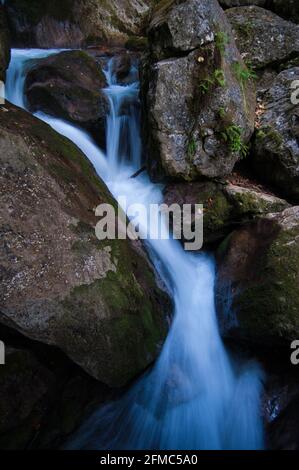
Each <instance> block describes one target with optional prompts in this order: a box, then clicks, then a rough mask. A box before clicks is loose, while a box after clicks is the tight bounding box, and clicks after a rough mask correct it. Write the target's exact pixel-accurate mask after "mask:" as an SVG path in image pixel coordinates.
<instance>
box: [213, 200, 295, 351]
mask: <svg viewBox="0 0 299 470" xmlns="http://www.w3.org/2000/svg"><path fill="white" fill-rule="evenodd" d="M298 253H299V208H298V207H291V208H288V209H285V210H284V211H282V212H280V213H276V214H268V215H267V216H265V217H261V218H260V219H258V220H257V221H255V222H252V223H250V224H248V225H247V226H246V225H245V226H244V227H242V228H240V229H239V230H236V231H234V232H232V234H231V235H230V236H229V237H228V238H227V239H226V240H225V241H224V242H223V243H222V244H221V245H220V247H219V249H218V255H217V258H218V275H217V287H216V295H217V303H218V311H219V317H220V323H221V324H222V329H223V333H224V334H225V335H228V336H233V337H235V338H236V337H237V338H239V339H243V340H244V339H245V340H248V341H251V342H253V343H254V342H255V343H256V344H260V345H264V346H266V345H268V347H271V346H274V345H276V346H278V347H279V346H283V345H284V346H285V347H286V348H288V347H289V345H290V343H291V341H293V340H296V339H297V338H298V334H299V317H298V302H299V298H298V276H299V272H298V265H299V264H298ZM224 299H225V302H226V301H227V299H231V304H230V305H229V307H232V308H230V310H229V311H230V312H233V317H232V316H231V317H230V318H229V317H228V310H226V307H227V306H228V305H227V304H226V303H225V302H224Z"/></svg>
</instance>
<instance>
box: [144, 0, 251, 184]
mask: <svg viewBox="0 0 299 470" xmlns="http://www.w3.org/2000/svg"><path fill="white" fill-rule="evenodd" d="M149 44H150V48H151V50H150V54H149V56H147V58H146V59H145V61H144V64H143V70H142V94H143V98H144V100H143V101H144V110H143V113H144V120H145V122H146V124H145V129H147V131H146V135H145V141H146V153H147V156H148V168H149V171H150V174H151V176H152V177H153V178H154V179H156V180H161V179H163V178H165V177H167V178H169V179H171V178H172V179H181V180H189V181H190V180H195V179H198V178H199V177H200V176H206V177H218V176H223V175H227V174H229V173H230V172H231V171H232V168H233V167H234V164H235V163H236V162H237V161H238V160H239V159H240V158H241V156H243V157H244V156H245V155H246V153H247V150H248V149H247V143H248V140H249V139H250V137H251V134H252V131H253V126H254V109H255V93H254V90H253V89H254V86H253V83H252V80H251V76H247V75H246V78H245V79H244V73H243V72H244V71H245V70H246V66H245V65H244V63H243V61H242V59H241V57H240V55H239V52H238V50H237V48H236V44H235V42H234V39H233V36H232V32H231V28H230V26H229V23H228V20H227V18H226V16H225V14H224V12H223V11H222V9H221V8H220V7H219V5H218V3H217V2H216V1H214V0H212V1H210V0H203V1H201V2H198V1H195V0H187V1H184V2H179V1H174V2H168V3H166V4H165V2H163V3H162V6H161V4H158V7H157V8H156V9H155V10H154V15H153V18H152V21H151V24H150V28H149Z"/></svg>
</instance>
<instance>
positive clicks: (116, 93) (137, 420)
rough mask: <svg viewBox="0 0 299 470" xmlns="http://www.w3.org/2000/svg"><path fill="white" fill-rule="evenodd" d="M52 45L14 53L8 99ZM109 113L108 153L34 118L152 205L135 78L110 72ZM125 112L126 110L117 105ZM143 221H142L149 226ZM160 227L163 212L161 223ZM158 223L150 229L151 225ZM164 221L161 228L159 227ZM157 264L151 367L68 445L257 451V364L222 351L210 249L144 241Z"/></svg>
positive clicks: (155, 197)
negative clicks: (167, 313) (161, 295)
mask: <svg viewBox="0 0 299 470" xmlns="http://www.w3.org/2000/svg"><path fill="white" fill-rule="evenodd" d="M55 52H56V51H34V50H28V51H17V50H15V51H13V52H12V62H11V65H10V68H9V71H8V78H7V81H8V86H7V90H6V91H7V99H8V100H10V101H12V102H14V103H15V104H16V105H19V106H22V107H24V104H25V102H24V98H23V85H24V76H25V73H26V69H27V67H28V66H30V60H32V59H35V60H37V59H38V58H40V57H45V56H47V55H49V54H52V53H55ZM107 79H108V81H109V87H108V88H107V90H106V93H107V96H108V98H109V101H110V106H111V111H110V115H109V116H108V118H107V155H106V156H105V155H104V154H103V153H102V152H101V151H100V150H99V149H98V148H97V147H96V146H95V144H94V143H93V141H92V140H91V139H90V137H89V136H88V135H87V134H86V133H85V132H83V131H82V130H80V129H77V128H75V127H74V126H73V125H70V124H68V123H66V122H64V121H62V120H60V119H55V118H52V117H50V116H47V115H44V114H42V113H38V114H37V116H38V117H39V118H40V119H42V120H44V121H45V122H47V123H48V124H50V125H51V126H52V127H53V128H54V129H56V130H57V131H58V132H59V133H61V134H63V135H65V136H66V137H68V138H69V139H71V140H72V141H73V142H74V143H75V144H76V145H77V146H78V147H79V148H80V149H81V150H82V151H83V152H84V153H85V154H86V155H87V157H88V158H89V159H90V160H91V162H92V163H93V164H94V166H95V168H96V170H97V172H98V174H99V175H100V176H101V177H102V178H103V179H104V180H105V182H106V183H107V185H108V187H109V188H110V190H111V192H112V193H113V194H114V196H115V197H118V196H126V198H127V203H128V204H132V203H135V202H138V203H142V204H144V205H145V206H149V204H152V203H160V202H161V201H162V192H161V188H160V186H158V185H155V184H153V183H151V182H150V180H149V178H148V176H147V175H146V174H144V173H142V174H140V175H139V176H138V177H136V178H130V176H131V175H132V174H133V173H135V172H136V170H138V169H139V168H140V166H141V143H140V134H139V120H138V106H137V104H138V82H135V83H132V84H131V85H127V86H120V85H118V84H117V83H116V81H115V77H113V75H112V73H111V69H109V70H108V71H107ZM124 110H125V112H124ZM145 222H146V221H145V220H142V217H141V216H140V219H139V220H138V223H139V225H140V226H141V227H143V228H144V230H145V227H146V224H145ZM161 223H162V227H163V220H162V221H161ZM154 228H155V227H149V229H148V230H149V232H151V230H153V229H154ZM164 229H166V227H164ZM147 247H148V249H149V252H150V255H151V256H152V259H153V262H154V264H155V267H156V269H157V270H158V271H159V273H160V275H161V276H162V278H163V279H164V280H165V283H166V284H167V286H168V288H169V289H170V291H171V292H172V296H173V299H174V305H175V312H174V319H173V323H172V326H171V329H170V332H169V335H168V337H167V339H166V342H165V344H164V347H163V350H162V352H161V355H160V357H159V359H158V361H157V363H156V364H155V366H154V367H153V368H152V370H150V371H149V372H147V373H145V374H144V376H143V377H141V378H140V379H139V380H137V382H136V383H135V385H133V386H132V387H131V389H130V390H129V391H128V392H127V393H126V394H125V395H124V396H123V397H122V398H121V399H120V400H118V401H115V402H112V403H110V404H108V405H106V406H103V407H101V408H100V409H99V410H98V411H97V412H95V413H94V414H93V415H92V416H91V417H90V418H89V420H88V421H87V422H86V423H85V424H84V425H83V426H82V427H81V429H80V430H79V431H78V433H77V434H76V436H75V437H74V438H73V439H72V440H71V442H70V443H69V444H68V448H72V449H106V450H107V449H177V450H180V449H182V450H183V449H184V450H187V449H260V448H262V447H263V426H262V420H261V417H260V413H259V407H260V394H261V387H262V385H261V383H262V372H261V370H260V368H259V367H258V366H257V365H256V364H255V363H253V362H249V363H248V362H246V363H240V362H238V361H235V360H233V359H232V358H230V357H229V355H228V353H227V352H226V350H225V348H224V346H223V344H222V341H221V338H220V335H219V332H218V327H217V320H216V314H215V306H214V279H215V266H214V261H213V259H212V257H210V256H207V255H205V254H192V253H187V252H184V251H183V248H182V247H181V245H180V243H179V242H177V241H175V240H172V239H170V240H169V239H168V240H167V239H166V240H152V239H150V238H149V239H148V240H147Z"/></svg>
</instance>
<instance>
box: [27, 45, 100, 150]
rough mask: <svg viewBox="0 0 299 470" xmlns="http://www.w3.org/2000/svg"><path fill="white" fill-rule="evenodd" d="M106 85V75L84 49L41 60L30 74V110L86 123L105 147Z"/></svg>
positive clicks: (28, 83) (28, 97)
mask: <svg viewBox="0 0 299 470" xmlns="http://www.w3.org/2000/svg"><path fill="white" fill-rule="evenodd" d="M105 86H107V82H106V78H105V75H104V73H103V71H102V70H101V68H100V66H99V65H98V64H97V63H96V62H95V60H94V59H93V58H92V57H90V56H89V55H88V54H86V53H85V52H83V51H70V52H62V53H60V54H57V55H53V56H50V57H48V58H46V59H42V60H39V61H38V62H37V63H36V65H35V66H33V68H32V69H31V70H30V71H29V73H28V75H27V78H26V82H25V93H26V96H27V99H28V105H29V110H30V111H32V112H35V111H43V112H45V113H47V114H51V115H54V116H56V117H60V118H63V119H66V120H68V121H70V122H72V123H74V124H76V125H78V126H80V127H83V128H85V129H86V130H88V131H89V132H90V133H91V134H92V135H93V137H94V138H95V139H96V140H97V141H99V143H100V144H101V146H102V147H104V146H105V126H106V116H107V113H108V111H109V102H108V99H107V97H106V96H105V94H104V92H103V88H104V87H105Z"/></svg>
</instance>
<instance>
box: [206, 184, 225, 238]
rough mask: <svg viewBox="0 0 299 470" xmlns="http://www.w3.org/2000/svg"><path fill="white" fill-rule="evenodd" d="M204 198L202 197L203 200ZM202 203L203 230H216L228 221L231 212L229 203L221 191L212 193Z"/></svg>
mask: <svg viewBox="0 0 299 470" xmlns="http://www.w3.org/2000/svg"><path fill="white" fill-rule="evenodd" d="M204 199H206V198H202V197H201V200H202V201H204ZM201 203H203V204H204V231H208V232H217V231H219V229H222V228H223V227H224V226H225V225H226V224H227V222H228V220H229V218H230V213H231V205H230V204H229V202H228V201H227V199H226V197H225V196H224V194H223V193H222V191H218V192H216V193H215V194H212V195H211V196H210V197H209V198H208V199H206V201H204V202H201Z"/></svg>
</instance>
